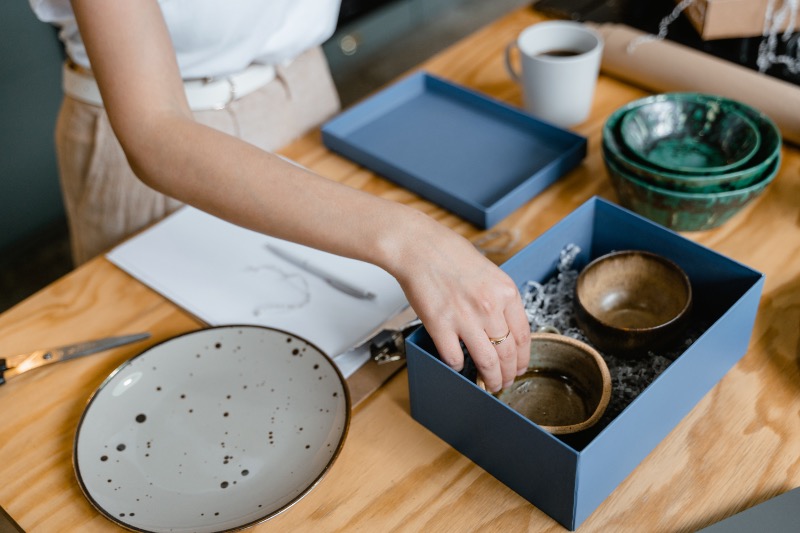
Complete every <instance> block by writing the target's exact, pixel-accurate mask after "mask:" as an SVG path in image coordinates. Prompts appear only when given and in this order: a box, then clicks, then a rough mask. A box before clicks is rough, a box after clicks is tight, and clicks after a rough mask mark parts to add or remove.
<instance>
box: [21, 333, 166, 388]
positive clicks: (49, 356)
mask: <svg viewBox="0 0 800 533" xmlns="http://www.w3.org/2000/svg"><path fill="white" fill-rule="evenodd" d="M149 337H150V334H149V333H136V334H133V335H123V336H121V337H107V338H104V339H98V340H93V341H87V342H80V343H77V344H69V345H67V346H61V347H59V348H52V349H50V350H37V351H35V352H31V353H29V354H20V355H16V356H12V357H9V358H7V359H6V360H7V362H8V363H9V364H8V366H9V369H8V370H6V372H5V377H6V379H8V378H12V377H14V376H17V375H19V374H22V373H23V372H27V371H28V370H33V369H34V368H39V367H40V366H44V365H49V364H52V363H58V362H60V361H68V360H70V359H76V358H78V357H83V356H84V355H90V354H93V353H97V352H102V351H104V350H109V349H111V348H116V347H117V346H123V345H125V344H130V343H132V342H137V341H141V340H144V339H147V338H149Z"/></svg>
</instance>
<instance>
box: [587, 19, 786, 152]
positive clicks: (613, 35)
mask: <svg viewBox="0 0 800 533" xmlns="http://www.w3.org/2000/svg"><path fill="white" fill-rule="evenodd" d="M590 25H591V26H592V27H594V28H595V29H596V30H597V31H599V32H600V34H601V35H602V36H603V39H604V40H605V45H604V49H603V60H602V65H601V67H600V68H601V70H602V72H603V73H604V74H607V75H609V76H612V77H615V78H619V79H621V80H623V81H625V82H627V83H630V84H632V85H636V86H638V87H642V88H643V89H646V90H649V91H652V92H676V91H690V92H702V93H709V94H717V95H720V96H724V97H726V98H731V99H734V100H738V101H740V102H744V103H745V104H748V105H751V106H753V107H754V108H756V109H758V110H759V111H761V112H762V113H764V114H766V115H767V116H768V117H770V118H771V119H772V120H774V121H775V124H777V126H778V128H779V129H780V130H781V133H782V134H783V137H784V140H785V141H787V142H791V143H793V144H796V145H800V87H798V86H796V85H793V84H791V83H788V82H785V81H782V80H779V79H777V78H774V77H771V76H767V75H766V74H761V73H759V72H756V71H754V70H750V69H748V68H746V67H742V66H740V65H737V64H735V63H731V62H729V61H726V60H724V59H719V58H717V57H714V56H711V55H709V54H706V53H704V52H700V51H697V50H694V49H693V48H690V47H688V46H684V45H681V44H678V43H674V42H671V41H644V42H642V41H641V38H642V37H643V36H646V35H647V34H645V33H643V32H641V31H638V30H635V29H633V28H631V27H630V26H626V25H623V24H590ZM636 39H639V42H638V44H636V43H634V47H633V49H632V50H630V51H629V49H628V48H629V45H630V44H631V42H633V41H634V40H636Z"/></svg>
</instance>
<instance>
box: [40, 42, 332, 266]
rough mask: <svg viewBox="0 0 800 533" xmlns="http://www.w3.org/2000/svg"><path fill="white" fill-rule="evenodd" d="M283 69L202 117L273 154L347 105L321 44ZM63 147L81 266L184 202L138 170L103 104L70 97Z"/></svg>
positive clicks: (199, 114)
mask: <svg viewBox="0 0 800 533" xmlns="http://www.w3.org/2000/svg"><path fill="white" fill-rule="evenodd" d="M276 70H277V75H276V77H275V80H273V81H272V82H270V83H269V84H268V85H266V86H265V87H263V88H261V89H259V90H257V91H255V92H253V93H251V94H248V95H246V96H244V97H242V98H240V99H238V100H236V101H235V102H233V103H231V104H229V105H228V106H227V107H226V108H225V109H222V110H218V111H217V110H214V111H196V112H195V113H194V115H195V119H196V120H197V121H198V122H200V123H202V124H206V125H208V126H210V127H213V128H216V129H218V130H220V131H223V132H226V133H229V134H231V135H235V136H237V137H240V138H242V139H244V140H246V141H248V142H250V143H251V144H255V145H256V146H259V147H261V148H263V149H264V150H269V151H271V150H275V149H277V148H280V147H282V146H284V145H285V144H287V143H289V142H290V141H291V140H293V139H295V138H297V137H299V136H300V135H302V134H303V133H305V132H307V131H308V130H310V129H312V128H314V127H316V126H318V125H319V124H321V123H322V122H323V121H325V120H326V119H328V118H330V117H331V116H332V115H334V114H335V113H336V112H337V111H338V110H339V105H340V104H339V98H338V95H337V93H336V88H335V87H334V85H333V81H332V79H331V75H330V71H329V70H328V64H327V62H326V60H325V56H324V55H323V54H322V50H321V49H320V48H314V49H312V50H310V51H308V52H306V53H305V54H303V55H301V56H300V57H298V58H297V59H295V60H294V61H293V62H292V63H291V64H290V65H289V66H288V67H277V69H276ZM56 150H57V155H58V165H59V172H60V175H61V188H62V193H63V196H64V205H65V208H66V212H67V218H68V221H69V228H70V240H71V245H72V254H73V259H74V261H75V265H76V266H77V265H80V264H82V263H84V262H86V261H88V260H89V259H91V258H92V257H94V256H95V255H98V254H100V253H103V252H105V251H107V250H108V249H109V248H111V247H113V246H114V245H116V244H118V243H119V242H120V241H122V240H123V239H125V238H126V237H127V236H129V235H131V234H132V233H135V232H136V231H138V230H140V229H142V228H144V227H146V226H148V225H149V224H151V223H153V222H155V221H157V220H159V219H161V218H163V217H164V216H166V215H167V214H169V213H171V212H172V211H174V210H175V209H177V208H178V207H180V205H181V204H180V203H179V202H178V201H177V200H175V199H173V198H169V197H167V196H164V195H162V194H160V193H158V192H156V191H154V190H153V189H151V188H149V187H148V186H146V185H144V184H143V183H142V182H141V181H139V179H138V178H137V177H136V176H135V175H134V173H133V172H132V171H131V169H130V166H129V165H128V162H127V160H126V158H125V154H124V153H123V151H122V148H121V147H120V144H119V142H118V141H117V139H116V137H115V136H114V132H113V131H112V130H111V126H110V124H109V122H108V116H107V115H106V112H105V109H103V108H102V107H98V106H94V105H90V104H85V103H83V102H79V101H77V100H75V99H73V98H70V97H65V98H64V102H63V104H62V107H61V111H60V114H59V117H58V122H57V124H56Z"/></svg>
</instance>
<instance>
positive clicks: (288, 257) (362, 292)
mask: <svg viewBox="0 0 800 533" xmlns="http://www.w3.org/2000/svg"><path fill="white" fill-rule="evenodd" d="M264 246H266V248H267V249H268V250H269V251H270V252H272V253H273V254H275V255H277V256H278V257H280V258H281V259H283V260H284V261H287V262H289V263H291V264H293V265H294V266H296V267H299V268H302V269H303V270H305V271H306V272H308V273H309V274H313V275H315V276H317V277H318V278H321V279H323V280H324V281H325V282H326V283H328V285H330V286H331V287H333V288H335V289H337V290H340V291H342V292H343V293H345V294H349V295H350V296H354V297H356V298H361V299H362V300H373V299H374V298H375V293H373V292H370V291H368V290H366V289H362V288H361V287H357V286H356V285H353V284H352V283H350V282H349V281H345V280H343V279H342V278H340V277H338V276H336V275H335V274H333V273H331V272H328V271H326V270H323V269H322V268H320V267H318V266H316V265H314V264H312V263H311V262H309V261H307V260H306V259H302V258H300V257H297V256H296V255H294V254H292V253H290V252H288V251H287V250H284V249H283V248H281V247H279V246H276V245H275V244H272V243H267V244H265V245H264Z"/></svg>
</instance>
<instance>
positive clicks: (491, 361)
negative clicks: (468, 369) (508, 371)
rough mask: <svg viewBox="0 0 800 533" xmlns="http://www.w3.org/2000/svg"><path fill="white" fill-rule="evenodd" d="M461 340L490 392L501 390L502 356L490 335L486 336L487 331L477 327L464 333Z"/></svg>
mask: <svg viewBox="0 0 800 533" xmlns="http://www.w3.org/2000/svg"><path fill="white" fill-rule="evenodd" d="M503 333H505V332H503ZM501 336H502V335H501ZM461 340H463V341H464V345H465V346H466V347H467V351H468V352H469V355H470V357H472V361H473V362H474V363H475V367H476V368H477V369H478V373H479V374H480V376H481V378H482V379H483V383H484V384H485V385H486V390H488V391H489V392H497V391H499V390H500V389H501V388H502V385H503V375H502V372H501V369H500V358H499V357H498V355H497V350H496V349H495V347H494V346H493V345H492V343H491V342H490V341H489V337H488V336H486V332H485V331H483V330H482V329H477V328H476V329H473V330H471V331H470V332H469V333H468V334H462V335H461Z"/></svg>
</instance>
